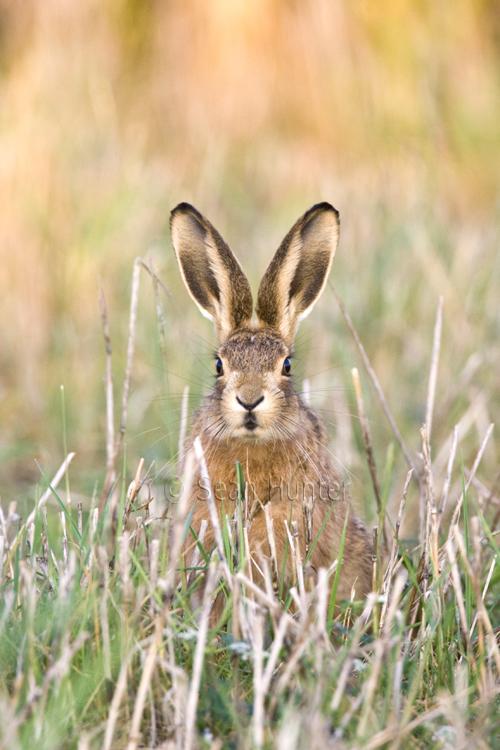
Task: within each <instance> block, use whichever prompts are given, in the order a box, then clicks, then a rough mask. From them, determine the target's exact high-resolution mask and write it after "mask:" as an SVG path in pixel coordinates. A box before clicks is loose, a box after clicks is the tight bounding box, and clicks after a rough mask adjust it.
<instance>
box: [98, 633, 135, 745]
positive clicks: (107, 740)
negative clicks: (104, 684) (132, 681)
mask: <svg viewBox="0 0 500 750" xmlns="http://www.w3.org/2000/svg"><path fill="white" fill-rule="evenodd" d="M134 653H135V648H134V649H132V650H131V651H129V653H128V655H127V657H126V659H122V665H121V667H120V674H119V675H118V681H117V683H116V688H115V692H114V693H113V700H112V701H111V706H110V709H109V715H108V721H107V723H106V732H105V734H104V743H103V746H102V750H111V743H112V742H113V734H114V731H115V726H116V722H117V720H118V713H119V710H120V703H121V702H122V699H123V696H124V694H125V690H126V689H127V674H128V670H129V668H130V662H131V661H132V657H133V655H134Z"/></svg>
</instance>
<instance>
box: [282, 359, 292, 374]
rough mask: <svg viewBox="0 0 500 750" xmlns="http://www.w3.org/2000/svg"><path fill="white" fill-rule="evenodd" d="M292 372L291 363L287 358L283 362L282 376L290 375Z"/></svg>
mask: <svg viewBox="0 0 500 750" xmlns="http://www.w3.org/2000/svg"><path fill="white" fill-rule="evenodd" d="M291 371H292V363H291V361H290V357H287V358H286V359H285V361H284V362H283V375H290V373H291Z"/></svg>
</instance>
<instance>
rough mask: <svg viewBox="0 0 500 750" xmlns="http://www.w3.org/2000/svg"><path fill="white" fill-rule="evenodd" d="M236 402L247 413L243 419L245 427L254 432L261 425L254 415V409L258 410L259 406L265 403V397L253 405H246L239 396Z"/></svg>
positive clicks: (261, 397)
mask: <svg viewBox="0 0 500 750" xmlns="http://www.w3.org/2000/svg"><path fill="white" fill-rule="evenodd" d="M236 401H237V402H238V403H239V405H240V406H242V407H243V408H244V409H245V410H246V412H247V413H246V414H245V416H244V418H243V426H244V427H245V428H246V429H247V430H250V431H251V432H252V431H253V430H255V429H256V428H257V427H258V426H259V423H258V422H257V419H256V417H255V414H254V409H256V408H257V406H258V405H259V404H261V403H262V402H263V401H264V396H260V397H259V398H258V399H257V400H256V401H253V403H251V404H248V403H246V402H245V401H243V400H242V399H241V398H240V397H239V396H236Z"/></svg>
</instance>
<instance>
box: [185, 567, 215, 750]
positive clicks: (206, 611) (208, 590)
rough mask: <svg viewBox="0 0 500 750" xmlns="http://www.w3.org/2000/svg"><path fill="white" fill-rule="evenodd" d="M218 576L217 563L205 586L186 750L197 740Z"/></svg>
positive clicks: (210, 569)
mask: <svg viewBox="0 0 500 750" xmlns="http://www.w3.org/2000/svg"><path fill="white" fill-rule="evenodd" d="M218 574H219V573H218V565H216V564H215V563H211V564H210V567H209V572H208V580H207V582H206V584H205V591H204V593H203V608H202V612H201V617H200V625H199V629H198V638H197V641H196V650H195V653H194V663H193V675H192V677H191V684H190V686H189V694H188V699H187V704H186V739H185V744H184V748H185V750H191V748H192V747H193V743H194V740H195V736H194V727H195V720H196V706H197V704H198V697H199V692H200V680H201V670H202V667H203V659H204V655H205V643H206V640H207V633H208V620H209V616H210V609H211V606H212V594H213V592H214V589H215V584H216V582H217V577H218Z"/></svg>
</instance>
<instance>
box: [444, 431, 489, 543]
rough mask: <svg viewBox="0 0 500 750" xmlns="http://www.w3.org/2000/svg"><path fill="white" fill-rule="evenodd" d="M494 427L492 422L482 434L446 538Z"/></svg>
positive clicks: (458, 515)
mask: <svg viewBox="0 0 500 750" xmlns="http://www.w3.org/2000/svg"><path fill="white" fill-rule="evenodd" d="M494 427H495V425H494V424H493V423H492V424H490V426H489V427H488V430H487V431H486V435H485V436H484V440H483V442H482V443H481V447H480V448H479V450H478V452H477V455H476V458H475V460H474V463H473V465H472V469H471V470H470V474H469V478H468V479H467V481H466V483H465V489H464V491H463V492H461V493H460V495H459V497H458V499H457V505H456V507H455V510H454V512H453V517H452V519H451V524H450V530H449V532H448V538H450V537H451V534H452V533H453V529H454V527H455V525H456V524H457V523H458V519H459V517H460V511H461V509H462V505H463V502H464V496H465V495H466V494H467V491H468V489H469V487H470V486H471V484H472V480H473V479H474V477H475V476H476V471H477V468H478V466H479V464H480V463H481V459H482V457H483V453H484V451H485V448H486V445H487V443H488V440H489V439H490V437H491V434H492V432H493V429H494Z"/></svg>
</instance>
